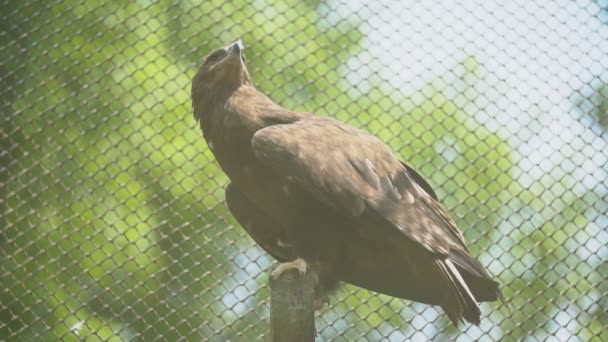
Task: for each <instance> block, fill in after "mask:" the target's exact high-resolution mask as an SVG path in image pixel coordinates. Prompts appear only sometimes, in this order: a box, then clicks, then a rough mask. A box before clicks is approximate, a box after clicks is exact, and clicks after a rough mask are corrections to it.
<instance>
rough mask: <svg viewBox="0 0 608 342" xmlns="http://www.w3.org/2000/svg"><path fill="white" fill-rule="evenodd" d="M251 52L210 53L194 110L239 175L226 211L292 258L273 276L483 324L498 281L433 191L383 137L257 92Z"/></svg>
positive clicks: (235, 46) (322, 291) (323, 292)
mask: <svg viewBox="0 0 608 342" xmlns="http://www.w3.org/2000/svg"><path fill="white" fill-rule="evenodd" d="M243 51H244V46H243V44H242V42H241V41H240V40H239V41H237V42H235V43H232V44H229V45H228V46H225V47H223V48H220V49H217V50H215V51H213V52H211V53H210V54H209V55H208V56H207V58H206V59H205V62H204V64H203V65H202V66H201V67H200V69H199V70H198V72H197V74H196V76H195V77H194V79H193V81H192V105H193V113H194V117H195V119H196V120H198V122H199V123H200V127H201V129H202V131H203V135H204V138H205V140H206V141H207V144H208V146H209V148H210V149H211V151H212V152H213V154H214V155H215V158H216V159H217V161H218V163H219V165H220V166H221V168H222V170H223V171H224V172H225V173H226V175H227V176H228V177H229V178H230V181H231V183H230V184H229V185H228V187H227V188H226V202H227V205H228V208H229V209H230V211H231V213H232V214H233V215H234V217H235V218H236V220H237V221H238V222H239V223H240V224H241V226H243V228H244V229H245V230H246V231H247V232H248V233H249V235H251V237H252V238H253V239H254V240H255V241H256V243H257V244H259V245H260V246H261V247H262V248H263V249H264V250H265V251H266V252H267V253H269V254H270V255H272V256H273V257H274V258H275V259H277V260H278V261H279V262H282V263H283V264H281V265H280V266H279V267H278V268H277V269H275V270H274V271H273V273H271V277H277V276H278V275H280V273H281V272H284V271H286V270H289V269H294V268H296V269H298V270H300V271H304V270H306V269H308V270H311V271H312V272H313V274H314V275H315V277H314V278H315V297H316V298H317V300H324V299H326V296H327V295H328V294H330V293H332V292H333V291H335V289H336V288H337V287H338V284H339V283H341V282H345V283H350V284H354V285H356V286H359V287H362V288H366V289H369V290H372V291H376V292H379V293H383V294H387V295H390V296H394V297H399V298H404V299H408V300H412V301H416V302H420V303H426V304H431V305H439V306H441V307H443V309H444V310H445V312H446V313H447V315H448V317H449V318H450V320H451V321H452V322H454V324H456V325H458V323H459V322H461V321H463V320H466V321H469V322H471V323H474V324H479V322H480V317H481V312H480V309H479V306H478V302H484V301H494V300H496V299H497V298H501V294H500V290H499V288H498V284H497V283H496V282H495V281H493V280H492V279H491V278H490V277H489V275H488V273H487V272H486V270H485V269H484V268H483V266H482V265H481V264H480V263H479V262H478V261H477V260H476V259H475V258H474V257H473V256H472V255H471V253H470V252H469V250H468V248H467V246H466V244H465V240H464V238H463V235H462V233H461V232H460V231H459V230H458V228H457V227H456V224H455V222H454V221H453V220H452V219H451V218H450V217H449V216H448V214H447V213H446V211H445V209H443V207H442V206H441V205H440V203H439V202H438V200H437V196H436V195H435V193H434V192H433V190H432V189H431V187H430V186H429V184H428V183H427V182H426V181H424V179H423V178H422V177H421V176H420V175H419V174H418V173H417V172H416V171H415V170H414V169H412V168H411V167H409V166H408V165H406V164H405V163H403V162H401V161H400V160H399V159H398V158H397V157H396V156H395V155H394V153H393V152H392V151H391V150H390V149H389V148H388V147H387V145H386V144H385V143H383V142H382V141H381V140H380V139H378V138H377V137H376V136H374V135H372V134H370V133H368V132H365V131H363V130H360V129H357V128H354V127H351V126H349V125H347V124H345V123H343V122H340V121H338V120H334V119H331V118H328V117H323V116H319V115H315V114H313V113H302V112H295V111H291V110H289V109H285V108H283V107H281V106H280V105H278V104H277V103H275V102H273V101H272V100H271V99H270V98H268V97H267V96H266V95H264V94H262V93H261V92H259V91H258V90H257V89H256V88H255V86H254V84H253V82H252V80H251V77H250V75H249V72H248V70H247V67H246V60H245V57H244V54H243Z"/></svg>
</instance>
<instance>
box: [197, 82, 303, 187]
mask: <svg viewBox="0 0 608 342" xmlns="http://www.w3.org/2000/svg"><path fill="white" fill-rule="evenodd" d="M203 105H204V107H203V108H204V112H202V113H201V114H202V115H200V116H199V118H200V123H201V128H202V130H203V135H204V137H205V140H207V145H208V146H209V148H210V149H211V150H212V152H213V154H214V155H215V157H216V159H217V160H218V162H219V163H220V165H221V166H222V169H223V170H224V171H225V172H226V173H227V174H228V175H229V177H230V178H233V177H231V175H235V172H238V170H239V169H242V168H243V167H244V165H246V164H247V163H250V162H253V153H252V151H251V139H252V138H253V135H254V134H255V133H256V132H257V131H259V130H261V129H263V128H265V127H268V126H272V125H277V124H282V123H289V122H294V121H296V120H297V119H298V113H295V112H291V111H288V110H286V109H284V108H282V107H281V106H279V105H278V104H276V103H275V102H274V101H272V100H271V99H270V98H269V97H267V96H266V95H264V94H262V93H261V92H259V91H257V90H256V89H255V87H253V86H252V85H251V84H244V85H242V86H240V87H238V88H237V89H236V90H235V91H234V92H232V93H231V94H230V95H229V96H227V97H224V98H221V97H215V98H210V100H209V101H208V102H207V103H205V104H203Z"/></svg>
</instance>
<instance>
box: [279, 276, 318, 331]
mask: <svg viewBox="0 0 608 342" xmlns="http://www.w3.org/2000/svg"><path fill="white" fill-rule="evenodd" d="M269 283H270V338H269V341H271V342H283V341H294V342H309V341H314V340H315V315H314V304H313V302H314V280H313V275H312V273H311V272H305V273H304V274H300V272H299V271H298V270H297V269H295V268H294V269H290V270H288V271H286V272H282V273H280V275H279V276H278V277H277V278H276V279H272V277H270V278H269Z"/></svg>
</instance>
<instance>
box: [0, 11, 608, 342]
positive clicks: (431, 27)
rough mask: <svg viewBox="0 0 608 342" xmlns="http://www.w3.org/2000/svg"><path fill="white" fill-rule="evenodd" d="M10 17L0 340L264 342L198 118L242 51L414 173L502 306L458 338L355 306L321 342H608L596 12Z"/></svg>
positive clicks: (2, 35) (5, 35) (247, 251)
mask: <svg viewBox="0 0 608 342" xmlns="http://www.w3.org/2000/svg"><path fill="white" fill-rule="evenodd" d="M0 3H1V4H0V8H1V13H0V27H1V30H0V56H1V58H0V63H1V64H0V82H1V86H0V96H1V102H0V108H1V112H2V116H1V117H0V124H1V126H0V144H1V145H0V159H1V160H0V161H1V163H0V194H1V196H0V207H1V211H0V221H1V223H0V229H1V230H0V246H1V249H0V255H1V259H0V275H1V280H0V282H1V286H0V339H1V340H16V341H17V340H18V341H29V340H31V341H33V340H68V341H75V340H81V339H82V340H87V341H95V340H110V341H120V340H136V341H153V340H179V339H186V340H210V341H228V340H230V341H253V340H260V339H263V338H264V337H265V335H266V334H267V332H268V323H267V319H268V312H269V310H268V296H269V294H268V289H267V275H268V269H269V267H270V266H271V265H272V263H273V260H271V258H270V257H269V256H267V255H266V254H265V253H264V252H263V251H261V249H260V248H258V247H256V246H255V244H254V243H253V241H252V240H251V239H250V238H249V237H248V236H246V234H245V233H244V230H243V229H241V228H240V227H239V226H238V224H237V223H236V222H235V220H234V219H233V218H232V217H231V215H230V214H229V212H228V211H227V208H226V205H225V203H224V188H225V186H226V184H227V179H226V177H225V176H224V175H223V174H222V172H221V170H219V168H218V165H217V163H216V162H215V161H214V158H213V156H212V154H211V153H210V151H209V150H208V148H207V146H206V145H205V142H204V140H203V138H202V136H201V133H200V132H199V129H198V127H197V124H196V123H195V121H194V119H193V118H192V115H191V103H190V80H191V78H192V77H193V76H194V74H195V72H196V70H197V68H198V66H199V64H200V63H201V61H202V59H203V58H204V56H205V55H206V54H207V53H208V52H210V51H211V50H212V49H214V48H216V47H219V46H223V45H225V44H227V43H228V42H231V41H234V40H235V39H237V38H242V39H243V41H244V43H245V45H246V46H247V50H246V55H247V59H248V63H249V64H248V67H249V70H250V73H251V75H252V78H253V80H254V82H255V83H256V85H257V87H258V88H259V89H261V90H262V91H263V92H265V93H266V94H268V95H269V96H270V97H271V98H273V99H274V100H275V101H277V102H279V103H281V104H282V105H283V106H285V107H287V108H292V109H296V110H302V111H304V110H305V111H313V112H317V113H320V114H322V115H328V116H332V117H337V118H338V119H341V120H343V121H346V122H349V123H350V124H352V125H355V126H357V127H361V128H364V129H366V130H369V131H371V132H373V133H375V134H377V135H378V136H379V137H380V138H381V139H383V140H384V141H386V142H387V143H388V144H389V145H390V146H391V148H392V149H393V150H394V151H395V152H396V153H397V154H398V155H399V156H400V157H402V158H403V159H404V160H406V161H407V162H408V163H410V164H411V165H413V166H414V167H416V168H417V169H419V171H420V173H421V174H423V175H424V176H425V177H426V178H427V179H428V180H429V182H430V183H431V184H432V185H433V186H434V188H435V190H436V191H437V192H438V194H439V197H440V199H441V202H442V203H443V204H444V205H445V206H446V207H447V209H448V211H449V212H450V213H451V215H452V216H453V217H454V219H455V220H456V221H457V222H458V224H459V226H460V227H461V228H462V230H463V231H464V234H465V236H466V238H467V240H468V242H469V245H470V246H471V249H472V252H473V254H474V255H477V256H479V259H480V260H481V262H482V264H484V265H485V266H486V267H487V268H488V270H489V272H490V274H492V275H494V276H495V278H496V279H497V280H498V281H499V282H500V283H501V284H502V289H503V292H504V295H505V296H506V298H507V301H508V303H509V309H508V308H506V307H505V306H503V305H501V304H499V303H484V304H483V305H482V312H483V315H484V316H485V318H484V319H483V320H482V324H481V325H480V326H479V327H476V326H470V325H465V326H460V327H459V328H456V327H454V326H452V325H451V324H450V323H449V321H448V320H447V318H446V317H445V315H444V314H443V313H442V312H441V311H440V310H438V309H437V308H435V307H431V306H427V305H422V304H416V303H411V302H408V301H405V300H399V299H394V298H390V297H387V296H383V295H378V294H375V293H371V292H369V291H365V290H362V289H360V288H356V287H352V286H346V287H345V288H344V290H343V291H341V292H340V293H339V294H338V295H337V297H336V298H335V299H334V300H333V302H332V304H331V305H330V307H329V308H325V309H324V310H322V311H321V312H319V313H318V314H317V319H316V326H317V330H318V338H317V339H318V340H320V341H351V340H352V341H354V340H372V341H375V340H390V341H402V340H416V341H418V340H448V339H449V340H459V341H468V340H521V339H526V340H532V341H535V340H553V341H555V340H560V341H561V340H569V341H606V340H608V332H607V331H608V329H607V327H608V313H607V308H608V300H607V292H608V265H607V263H606V259H607V258H608V247H607V245H608V228H607V227H608V185H607V184H608V114H607V112H608V85H607V84H608V71H607V69H608V9H607V8H608V2H607V1H605V0H597V1H592V0H590V1H580V2H574V1H534V2H530V1H517V2H502V1H478V2H472V1H464V2H463V3H453V2H437V3H434V4H432V5H431V4H430V3H427V2H417V1H407V2H403V1H397V0H382V1H366V0H357V1H345V0H332V1H327V2H321V1H314V0H313V1H295V0H293V1H290V0H287V1H282V0H255V1H252V2H245V1H232V2H224V1H216V0H210V1H200V2H191V1H186V0H184V1H146V0H138V1H128V2H126V1H106V2H100V1H89V0H71V1H56V0H52V1H45V2H39V1H10V0H0Z"/></svg>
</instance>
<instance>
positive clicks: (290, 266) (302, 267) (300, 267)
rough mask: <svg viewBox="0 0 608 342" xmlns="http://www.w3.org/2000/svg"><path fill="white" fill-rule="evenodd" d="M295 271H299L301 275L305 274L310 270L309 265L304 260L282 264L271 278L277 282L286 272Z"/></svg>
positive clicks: (271, 274) (299, 259)
mask: <svg viewBox="0 0 608 342" xmlns="http://www.w3.org/2000/svg"><path fill="white" fill-rule="evenodd" d="M294 269H295V270H297V271H298V272H299V273H300V274H305V273H306V271H307V270H308V264H307V263H306V261H304V259H302V258H297V259H296V260H294V261H289V262H284V263H281V264H279V266H277V268H275V269H274V270H273V271H272V272H271V273H270V278H271V279H272V280H277V279H278V278H279V277H281V275H282V274H283V273H284V272H289V271H291V270H294Z"/></svg>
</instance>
